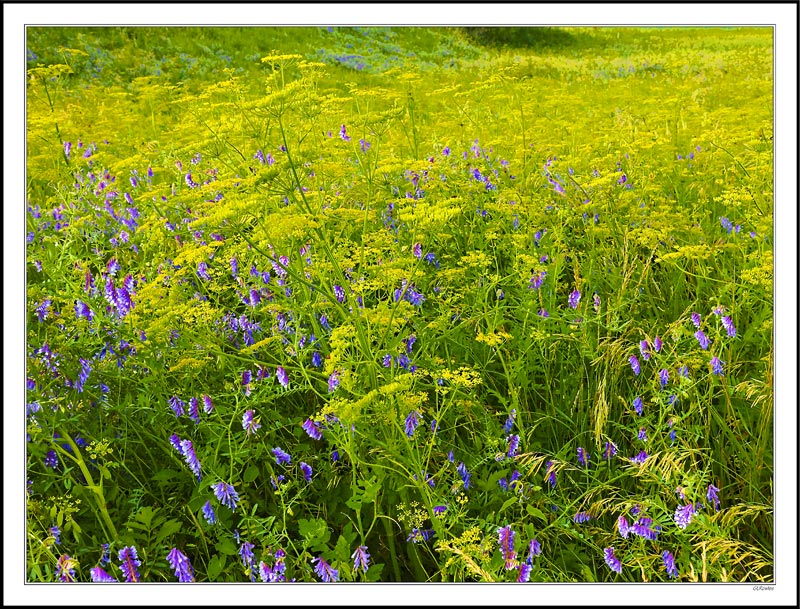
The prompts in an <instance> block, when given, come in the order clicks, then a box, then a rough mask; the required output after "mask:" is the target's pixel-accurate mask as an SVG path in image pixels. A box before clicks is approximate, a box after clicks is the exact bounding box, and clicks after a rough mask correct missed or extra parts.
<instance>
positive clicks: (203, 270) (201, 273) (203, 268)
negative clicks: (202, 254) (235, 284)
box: [197, 262, 211, 281]
mask: <svg viewBox="0 0 800 609" xmlns="http://www.w3.org/2000/svg"><path fill="white" fill-rule="evenodd" d="M197 276H198V277H200V279H205V280H206V281H210V280H211V276H210V275H209V274H208V265H207V264H206V263H205V262H201V263H200V264H198V265H197Z"/></svg>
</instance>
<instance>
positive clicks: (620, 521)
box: [617, 516, 631, 539]
mask: <svg viewBox="0 0 800 609" xmlns="http://www.w3.org/2000/svg"><path fill="white" fill-rule="evenodd" d="M617 530H618V531H619V534H620V535H622V536H623V537H624V538H625V539H627V538H628V533H630V532H631V527H630V525H629V524H628V520H627V518H625V516H620V517H619V518H617Z"/></svg>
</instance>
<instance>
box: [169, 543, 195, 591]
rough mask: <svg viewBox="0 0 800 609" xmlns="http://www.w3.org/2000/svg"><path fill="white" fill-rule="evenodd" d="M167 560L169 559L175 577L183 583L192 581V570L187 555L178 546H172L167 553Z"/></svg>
mask: <svg viewBox="0 0 800 609" xmlns="http://www.w3.org/2000/svg"><path fill="white" fill-rule="evenodd" d="M167 561H169V565H170V567H172V569H173V570H174V571H175V577H177V578H178V581H179V582H184V583H185V582H193V581H194V572H193V571H192V565H191V563H190V562H189V557H188V556H186V555H185V554H184V553H183V552H181V551H180V550H179V549H178V548H172V550H170V552H169V554H167Z"/></svg>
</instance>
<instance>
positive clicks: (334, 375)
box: [328, 370, 340, 393]
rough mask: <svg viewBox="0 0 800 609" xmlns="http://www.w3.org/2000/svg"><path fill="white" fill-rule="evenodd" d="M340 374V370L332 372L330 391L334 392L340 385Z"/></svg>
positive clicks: (329, 384) (329, 380)
mask: <svg viewBox="0 0 800 609" xmlns="http://www.w3.org/2000/svg"><path fill="white" fill-rule="evenodd" d="M339 375H340V372H339V371H338V370H334V371H333V372H331V375H330V377H328V393H333V392H334V391H336V388H337V387H339V382H340V381H339Z"/></svg>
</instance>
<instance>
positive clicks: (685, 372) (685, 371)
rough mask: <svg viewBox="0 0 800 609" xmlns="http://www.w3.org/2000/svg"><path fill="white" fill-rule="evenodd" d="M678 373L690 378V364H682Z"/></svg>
mask: <svg viewBox="0 0 800 609" xmlns="http://www.w3.org/2000/svg"><path fill="white" fill-rule="evenodd" d="M678 374H680V375H681V376H682V377H683V378H687V379H688V378H689V367H688V366H681V367H680V368H678Z"/></svg>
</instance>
